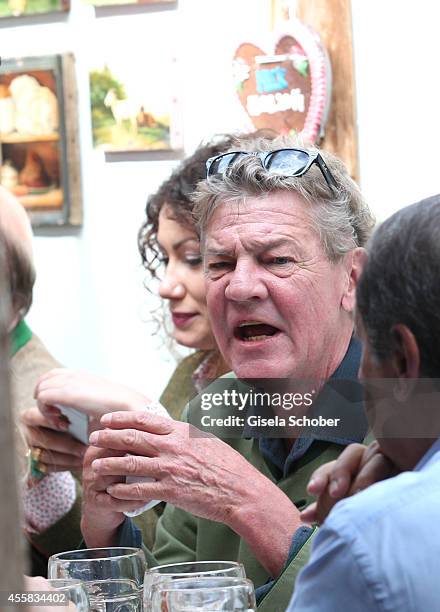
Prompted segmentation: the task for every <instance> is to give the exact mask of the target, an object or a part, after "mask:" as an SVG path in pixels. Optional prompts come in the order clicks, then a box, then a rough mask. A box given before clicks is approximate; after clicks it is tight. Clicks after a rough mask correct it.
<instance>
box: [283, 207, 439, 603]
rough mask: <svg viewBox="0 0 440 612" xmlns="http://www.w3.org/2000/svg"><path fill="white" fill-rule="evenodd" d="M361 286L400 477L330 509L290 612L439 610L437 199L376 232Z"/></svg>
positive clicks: (384, 440)
mask: <svg viewBox="0 0 440 612" xmlns="http://www.w3.org/2000/svg"><path fill="white" fill-rule="evenodd" d="M369 250H370V254H369V259H368V263H367V265H366V267H365V268H364V271H363V274H362V277H361V279H360V282H359V285H358V288H357V315H356V317H357V330H358V335H359V336H360V338H361V340H362V341H363V343H364V351H363V358H362V365H361V371H360V373H361V377H362V378H364V379H365V383H366V399H367V401H366V411H367V417H368V419H369V421H370V423H371V425H372V429H373V432H374V434H375V435H376V438H377V442H378V445H379V448H380V452H381V453H382V454H383V456H384V457H385V458H387V459H388V460H389V461H390V463H391V464H393V465H394V466H395V469H396V470H397V471H398V472H399V474H398V475H397V476H394V477H392V478H389V479H386V480H383V481H382V482H378V483H376V484H373V485H372V486H370V487H369V488H367V489H366V490H364V491H362V492H360V493H357V494H355V495H353V496H352V497H349V498H347V499H345V500H343V501H341V502H339V503H338V504H336V506H335V507H334V508H333V510H332V511H331V512H330V514H329V516H328V518H327V519H326V520H325V522H324V524H323V526H322V528H321V530H320V532H319V534H318V535H317V537H316V538H315V541H314V545H313V550H312V555H311V558H310V560H309V562H308V564H307V565H306V566H305V567H304V568H303V570H302V571H301V573H300V574H299V577H298V579H297V582H296V588H295V592H294V595H293V597H292V600H291V602H290V605H289V607H288V611H289V612H306V611H309V610H310V611H312V610H313V612H317V611H320V610H325V611H326V612H333V611H334V612H336V611H338V612H339V611H340V610H356V612H363V611H364V610H365V611H367V610H368V611H369V612H370V611H374V610H381V611H382V610H383V611H385V610H386V611H387V612H394V611H396V612H397V611H399V612H400V611H402V610H405V612H412V611H413V612H419V611H421V610H426V611H433V610H438V609H440V604H439V602H440V581H439V579H438V559H439V558H440V532H439V531H438V529H436V525H437V523H438V517H439V516H440V412H439V410H438V407H439V403H440V402H439V400H440V397H439V384H438V383H439V381H438V379H440V345H439V343H438V337H439V333H440V310H439V303H440V283H439V274H438V271H439V265H440V195H437V196H434V197H432V198H428V199H426V200H423V201H421V202H419V203H417V204H414V205H412V206H408V207H406V208H404V209H402V210H400V211H399V212H397V213H396V214H394V215H393V216H392V217H391V218H390V219H388V220H387V221H386V222H384V223H383V224H382V225H381V226H380V227H379V229H378V230H376V232H375V234H374V236H373V239H372V241H371V245H370V249H369Z"/></svg>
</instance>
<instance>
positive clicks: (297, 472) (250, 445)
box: [120, 439, 343, 612]
mask: <svg viewBox="0 0 440 612" xmlns="http://www.w3.org/2000/svg"><path fill="white" fill-rule="evenodd" d="M230 445H231V446H232V447H233V448H234V449H235V450H237V451H238V452H240V453H241V454H242V455H243V456H244V457H245V458H246V459H247V460H248V461H249V462H250V463H251V464H252V465H254V466H255V467H256V468H257V469H258V470H259V471H260V472H261V473H262V474H264V475H265V476H267V478H269V479H270V480H271V481H272V482H274V483H275V484H277V486H279V487H280V489H281V490H282V491H284V493H286V495H287V496H288V497H289V499H290V500H291V501H292V502H293V503H294V504H295V506H296V507H297V508H298V509H299V510H302V509H303V508H305V507H306V506H307V505H308V504H309V503H311V502H312V501H313V500H312V498H311V497H310V496H309V495H307V493H306V486H307V483H308V482H309V479H310V477H311V475H312V473H313V471H314V470H315V469H316V468H317V467H318V466H319V465H321V464H322V463H326V462H327V461H332V460H333V459H336V458H337V457H338V455H339V454H340V452H341V451H342V449H343V447H342V446H340V445H337V444H332V443H329V442H318V441H316V442H314V443H313V445H312V446H311V448H310V449H309V451H307V452H306V454H305V455H304V456H303V457H301V459H299V461H298V462H297V463H296V465H295V466H294V468H293V470H292V471H291V472H290V473H289V475H288V476H287V477H285V478H281V479H280V480H277V479H276V478H275V476H274V474H273V473H272V471H271V468H270V467H269V465H268V464H267V463H266V461H265V459H264V458H263V456H262V454H261V452H260V450H259V444H258V440H245V439H239V440H231V441H230ZM313 535H314V534H312V537H310V538H309V540H308V541H307V542H306V544H305V545H304V546H303V548H302V549H301V550H300V551H299V553H298V554H297V555H296V557H295V559H294V560H292V561H291V563H290V564H289V566H288V567H287V568H285V570H284V571H283V573H282V574H281V576H280V577H279V578H278V580H277V581H276V583H275V585H274V587H273V588H272V589H271V591H270V592H269V593H268V594H267V595H266V596H265V597H264V598H263V600H262V602H261V604H260V607H261V610H267V611H268V612H269V611H270V612H276V611H277V610H279V611H280V612H281V611H284V610H285V609H286V607H287V604H288V602H289V600H290V597H291V595H292V590H293V586H294V582H295V579H296V576H297V573H298V572H299V570H300V569H301V567H302V566H303V565H304V564H305V563H306V562H307V560H308V557H309V554H310V546H311V540H312V538H313ZM120 544H121V545H122V544H124V545H128V544H129V542H127V541H124V542H120ZM131 544H134V542H131ZM144 552H145V555H146V557H147V563H148V564H149V565H150V566H151V565H162V564H166V563H178V562H183V561H196V560H197V561H209V560H231V559H233V560H236V561H239V562H241V563H243V565H244V567H245V570H246V575H247V577H248V578H250V579H251V580H252V581H253V583H254V585H255V587H259V586H261V585H263V584H264V583H265V582H267V581H268V580H269V579H270V578H271V576H269V574H268V573H267V571H266V570H265V569H264V567H263V566H262V565H261V564H260V563H259V562H258V560H257V559H256V558H255V556H254V554H253V553H252V551H251V550H250V549H249V548H248V546H247V545H246V542H244V541H243V540H242V539H241V538H240V536H238V535H237V534H236V533H235V532H234V531H232V530H231V529H230V528H229V527H227V526H226V525H224V524H222V523H217V522H214V521H210V520H207V519H202V518H197V517H195V516H194V515H192V514H190V513H188V512H185V511H184V510H181V509H179V508H176V507H175V506H173V505H172V504H167V505H166V508H165V511H164V513H163V515H162V517H161V519H160V520H159V523H158V527H157V531H156V542H155V545H154V548H153V550H152V552H151V551H150V550H149V549H148V548H147V547H145V546H144ZM266 599H267V603H266ZM260 607H259V609H260Z"/></svg>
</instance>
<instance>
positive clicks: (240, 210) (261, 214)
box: [202, 194, 315, 254]
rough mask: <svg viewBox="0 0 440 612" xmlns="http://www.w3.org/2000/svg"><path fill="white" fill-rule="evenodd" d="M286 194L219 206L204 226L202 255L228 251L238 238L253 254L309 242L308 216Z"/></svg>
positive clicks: (302, 206) (301, 205)
mask: <svg viewBox="0 0 440 612" xmlns="http://www.w3.org/2000/svg"><path fill="white" fill-rule="evenodd" d="M287 195H288V194H282V196H281V197H269V198H254V199H252V200H247V201H245V202H240V203H236V202H233V203H225V204H221V205H220V206H219V207H218V208H216V209H215V210H214V212H213V213H212V215H211V216H210V218H209V219H208V221H207V223H206V226H205V231H204V233H203V235H202V250H203V252H204V253H205V254H206V253H207V252H216V251H218V252H224V251H225V248H227V249H228V250H230V249H231V248H232V246H233V245H234V244H235V243H236V242H237V240H238V241H240V240H241V238H244V239H245V240H246V244H247V246H248V247H249V248H251V249H252V250H255V251H261V250H264V249H265V248H268V247H269V246H278V245H281V244H282V243H286V242H291V243H297V244H298V243H301V242H302V240H309V239H310V231H311V230H313V232H314V229H313V224H312V223H311V219H310V216H309V214H308V212H307V211H306V209H305V207H304V204H303V202H302V201H301V202H298V201H296V202H293V201H291V200H290V199H288V198H287V197H286V196H287ZM314 233H315V232H314Z"/></svg>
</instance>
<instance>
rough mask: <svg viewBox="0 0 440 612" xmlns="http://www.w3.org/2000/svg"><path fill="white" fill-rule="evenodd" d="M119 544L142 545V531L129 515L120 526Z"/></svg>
mask: <svg viewBox="0 0 440 612" xmlns="http://www.w3.org/2000/svg"><path fill="white" fill-rule="evenodd" d="M117 546H127V547H132V548H141V547H142V532H141V530H140V529H138V528H137V527H136V525H135V524H134V523H133V521H132V520H131V519H130V518H128V517H127V518H126V519H125V521H124V522H123V523H122V525H121V526H120V528H119V531H118V543H117Z"/></svg>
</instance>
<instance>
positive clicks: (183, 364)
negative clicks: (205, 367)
mask: <svg viewBox="0 0 440 612" xmlns="http://www.w3.org/2000/svg"><path fill="white" fill-rule="evenodd" d="M209 354H210V351H202V350H198V351H195V352H194V353H191V354H190V355H187V356H186V357H184V358H183V359H182V360H181V361H179V363H178V364H177V366H176V369H175V370H174V374H176V373H177V372H179V373H180V372H182V373H185V374H188V375H189V376H191V374H192V373H193V372H194V371H195V370H196V369H197V368H198V367H199V365H200V364H201V363H202V362H203V361H204V360H205V359H206V358H207V357H208V356H209Z"/></svg>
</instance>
